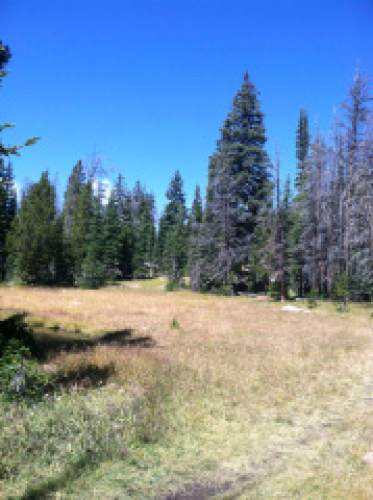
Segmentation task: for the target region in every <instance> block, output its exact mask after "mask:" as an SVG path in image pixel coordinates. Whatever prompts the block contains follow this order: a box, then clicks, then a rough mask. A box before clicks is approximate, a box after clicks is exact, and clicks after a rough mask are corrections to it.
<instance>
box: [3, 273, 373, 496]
mask: <svg viewBox="0 0 373 500" xmlns="http://www.w3.org/2000/svg"><path fill="white" fill-rule="evenodd" d="M134 285H136V286H134ZM297 306H298V304H297ZM0 307H1V309H2V311H3V314H4V315H5V314H8V313H9V312H11V311H13V310H15V309H16V310H19V309H22V310H24V311H26V312H27V313H28V321H29V324H30V325H31V327H32V329H33V331H34V334H35V337H36V339H37V342H38V343H39V345H40V346H41V347H43V349H44V357H43V359H41V360H40V363H41V366H42V368H43V370H45V371H46V372H47V373H49V374H50V373H52V374H58V376H59V380H62V381H63V384H61V386H59V388H58V390H55V391H53V390H51V391H50V393H49V394H48V396H45V397H44V399H43V400H42V401H41V402H38V403H37V404H35V405H31V406H26V405H25V406H22V405H18V406H14V405H10V406H9V405H6V404H1V406H0V426H1V429H2V430H1V434H0V492H1V497H2V498H14V497H16V498H17V497H19V498H54V497H56V498H57V497H59V498H81V499H85V498H86V499H89V498H105V499H110V498H112V499H114V498H138V499H144V498H165V499H166V498H169V499H171V498H174V499H176V498H179V499H181V498H184V499H186V498H213V497H214V498H215V497H216V498H276V497H278V498H325V497H327V498H354V499H358V498H371V497H372V496H373V487H372V483H371V470H370V469H369V467H368V466H367V465H366V464H365V463H364V462H363V460H362V457H363V456H364V454H365V453H366V452H368V451H370V450H373V418H372V416H373V405H371V403H370V401H371V398H373V350H372V348H373V344H372V341H373V331H372V326H373V319H372V318H371V312H370V310H369V308H368V307H363V306H358V305H356V306H353V307H352V308H351V310H350V312H348V313H343V314H341V313H338V312H336V311H335V310H334V309H333V307H332V306H330V305H321V306H320V307H318V308H316V309H312V310H311V312H310V313H309V314H292V313H291V311H289V310H286V309H285V310H284V309H282V307H283V304H279V303H274V302H270V301H261V300H257V299H256V298H245V297H239V298H233V297H216V296H211V295H201V294H193V293H191V292H189V291H179V292H173V293H167V292H165V291H163V283H162V282H161V281H160V280H152V281H147V282H144V283H143V282H136V283H133V282H132V283H131V284H130V285H129V284H127V283H123V286H121V287H112V288H104V289H101V290H97V291H82V290H75V289H62V288H56V289H42V288H32V289H31V288H15V287H14V288H9V287H7V288H1V289H0ZM299 307H304V308H306V306H299Z"/></svg>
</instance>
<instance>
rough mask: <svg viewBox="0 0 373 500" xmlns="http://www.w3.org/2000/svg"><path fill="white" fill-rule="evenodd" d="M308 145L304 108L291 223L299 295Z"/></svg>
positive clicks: (301, 287)
mask: <svg viewBox="0 0 373 500" xmlns="http://www.w3.org/2000/svg"><path fill="white" fill-rule="evenodd" d="M309 147H310V133H309V123H308V115H307V113H306V111H305V110H304V109H302V110H301V111H300V113H299V120H298V126H297V130H296V158H297V168H296V177H295V188H296V196H295V199H294V225H293V229H292V231H293V241H294V260H293V275H294V281H295V283H294V285H295V288H296V289H297V293H298V295H299V296H303V295H304V286H305V283H304V276H303V267H304V253H303V243H302V241H301V237H302V233H303V232H304V231H305V228H304V220H305V219H304V216H305V210H306V208H305V205H306V197H307V193H306V181H307V178H306V176H307V158H308V154H309Z"/></svg>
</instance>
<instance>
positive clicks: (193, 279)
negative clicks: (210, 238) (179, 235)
mask: <svg viewBox="0 0 373 500" xmlns="http://www.w3.org/2000/svg"><path fill="white" fill-rule="evenodd" d="M202 222H203V204H202V198H201V190H200V187H199V186H198V185H197V186H196V188H195V191H194V199H193V204H192V209H191V211H190V215H189V219H188V226H189V228H188V238H189V241H188V270H189V275H190V286H191V287H192V288H195V284H196V283H197V284H198V283H199V281H200V269H199V264H200V262H201V227H202Z"/></svg>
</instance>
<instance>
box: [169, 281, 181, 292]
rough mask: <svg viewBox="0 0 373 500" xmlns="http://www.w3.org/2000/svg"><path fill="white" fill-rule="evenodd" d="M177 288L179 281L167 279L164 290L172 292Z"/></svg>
mask: <svg viewBox="0 0 373 500" xmlns="http://www.w3.org/2000/svg"><path fill="white" fill-rule="evenodd" d="M179 288H180V286H179V283H176V281H172V280H169V281H167V283H166V292H174V291H175V290H178V289H179Z"/></svg>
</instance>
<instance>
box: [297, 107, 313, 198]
mask: <svg viewBox="0 0 373 500" xmlns="http://www.w3.org/2000/svg"><path fill="white" fill-rule="evenodd" d="M309 145H310V135H309V125H308V115H307V113H306V111H305V110H304V109H301V110H300V113H299V120H298V127H297V135H296V153H297V173H296V177H295V185H296V188H297V189H298V191H302V186H303V184H304V181H305V175H306V159H307V155H308V150H309Z"/></svg>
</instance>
